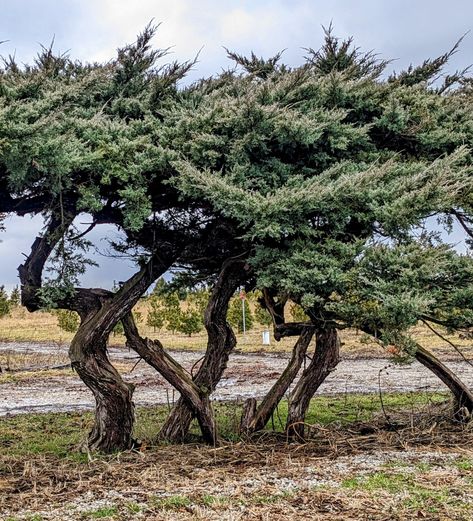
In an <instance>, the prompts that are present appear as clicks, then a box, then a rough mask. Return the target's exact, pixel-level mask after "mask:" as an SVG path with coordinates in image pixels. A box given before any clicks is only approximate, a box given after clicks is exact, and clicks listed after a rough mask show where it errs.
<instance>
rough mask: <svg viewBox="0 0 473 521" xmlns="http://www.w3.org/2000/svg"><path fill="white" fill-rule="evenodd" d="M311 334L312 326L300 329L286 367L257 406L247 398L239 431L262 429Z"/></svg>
mask: <svg viewBox="0 0 473 521" xmlns="http://www.w3.org/2000/svg"><path fill="white" fill-rule="evenodd" d="M313 336H314V329H313V328H312V327H306V328H304V329H302V331H301V334H300V337H299V338H298V340H297V342H296V343H295V345H294V348H293V350H292V357H291V359H290V360H289V363H288V364H287V366H286V369H285V370H284V372H283V373H282V374H281V376H280V377H279V378H278V379H277V381H276V383H275V384H274V385H273V387H272V388H271V389H270V391H269V392H268V394H267V395H266V396H265V397H264V399H263V401H262V402H261V404H260V405H259V407H255V406H254V405H253V404H250V403H249V402H250V401H254V398H250V399H249V400H247V403H246V404H245V407H244V413H243V415H242V419H241V423H240V426H241V427H240V428H241V432H245V433H247V434H250V433H253V432H256V431H259V430H261V429H264V427H265V425H266V424H267V423H268V421H269V419H270V418H271V415H272V414H273V413H274V411H275V409H276V407H277V406H278V404H279V402H280V401H281V400H282V398H284V395H285V394H286V391H287V390H288V389H289V386H290V385H291V384H292V382H293V381H294V378H295V377H296V376H297V373H298V372H299V369H300V368H301V366H302V362H303V361H304V358H305V356H306V352H307V348H308V346H309V344H310V341H311V340H312V337H313Z"/></svg>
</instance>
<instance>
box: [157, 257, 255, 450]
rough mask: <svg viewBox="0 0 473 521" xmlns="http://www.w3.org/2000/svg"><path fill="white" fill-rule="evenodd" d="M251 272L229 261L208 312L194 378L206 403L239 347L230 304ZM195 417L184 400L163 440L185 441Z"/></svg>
mask: <svg viewBox="0 0 473 521" xmlns="http://www.w3.org/2000/svg"><path fill="white" fill-rule="evenodd" d="M248 270H249V268H248V266H247V265H246V263H245V261H242V260H234V259H231V260H228V261H226V262H225V263H224V264H223V266H222V269H221V271H220V274H219V277H218V280H217V282H216V284H215V286H214V288H213V290H212V293H211V295H210V299H209V303H208V305H207V308H206V310H205V315H204V325H205V328H206V330H207V335H208V340H207V350H206V352H205V357H204V360H203V361H202V364H201V366H200V368H199V369H198V371H197V373H196V375H195V376H194V383H195V385H197V387H198V388H199V389H200V390H201V392H202V395H203V396H206V397H207V399H208V397H209V396H210V395H211V393H212V392H213V391H214V390H215V387H216V386H217V384H218V382H219V381H220V379H221V378H222V375H223V373H224V371H225V369H226V367H227V363H228V358H229V356H230V353H231V351H232V350H233V349H234V347H235V346H236V337H235V334H234V333H233V330H232V328H231V326H230V325H229V324H228V322H227V311H228V304H229V301H230V299H231V297H232V296H233V294H234V293H235V290H236V289H237V288H238V286H239V285H240V284H241V282H242V280H244V279H245V278H247V276H248ZM193 417H194V411H192V409H191V408H190V407H189V406H188V404H187V403H186V401H185V400H184V398H182V397H181V398H180V399H179V400H178V402H177V403H176V405H175V406H174V408H173V409H172V411H171V412H170V414H169V416H168V418H167V419H166V421H165V423H164V425H163V427H162V428H161V431H160V437H161V438H163V439H166V440H168V441H172V442H178V441H182V440H183V439H184V438H185V437H186V435H187V433H188V432H189V427H190V424H191V421H192V419H193Z"/></svg>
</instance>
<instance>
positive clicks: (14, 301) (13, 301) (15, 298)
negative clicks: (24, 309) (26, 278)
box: [9, 286, 21, 308]
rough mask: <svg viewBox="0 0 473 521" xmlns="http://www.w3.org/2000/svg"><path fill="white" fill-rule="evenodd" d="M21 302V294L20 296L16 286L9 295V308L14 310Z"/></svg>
mask: <svg viewBox="0 0 473 521" xmlns="http://www.w3.org/2000/svg"><path fill="white" fill-rule="evenodd" d="M20 300H21V294H20V288H19V287H18V286H15V287H14V288H13V289H12V290H11V293H10V298H9V301H10V306H12V307H14V308H16V307H18V306H19V305H20Z"/></svg>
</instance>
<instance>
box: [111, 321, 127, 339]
mask: <svg viewBox="0 0 473 521" xmlns="http://www.w3.org/2000/svg"><path fill="white" fill-rule="evenodd" d="M124 332H125V329H124V327H123V324H122V322H121V321H120V322H117V324H116V326H115V327H114V328H113V331H112V333H113V336H117V335H123V334H124Z"/></svg>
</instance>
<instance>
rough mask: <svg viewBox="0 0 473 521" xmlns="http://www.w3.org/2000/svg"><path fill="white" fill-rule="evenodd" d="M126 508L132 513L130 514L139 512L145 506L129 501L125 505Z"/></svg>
mask: <svg viewBox="0 0 473 521" xmlns="http://www.w3.org/2000/svg"><path fill="white" fill-rule="evenodd" d="M125 508H126V509H127V511H128V512H129V513H130V514H139V513H140V512H141V511H142V510H143V508H142V506H141V505H139V504H138V503H133V502H132V503H127V504H126V505H125Z"/></svg>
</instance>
